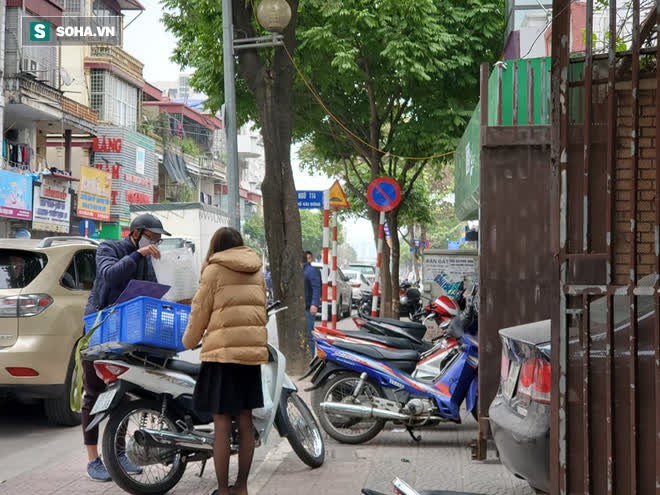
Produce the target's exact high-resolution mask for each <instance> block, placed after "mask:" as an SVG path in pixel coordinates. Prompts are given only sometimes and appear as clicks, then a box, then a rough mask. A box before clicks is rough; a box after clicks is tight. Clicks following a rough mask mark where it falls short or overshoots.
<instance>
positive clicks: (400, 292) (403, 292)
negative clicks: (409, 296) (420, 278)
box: [399, 288, 406, 296]
mask: <svg viewBox="0 0 660 495" xmlns="http://www.w3.org/2000/svg"><path fill="white" fill-rule="evenodd" d="M405 293H406V289H401V288H400V289H399V295H400V296H403V295H404V294H405Z"/></svg>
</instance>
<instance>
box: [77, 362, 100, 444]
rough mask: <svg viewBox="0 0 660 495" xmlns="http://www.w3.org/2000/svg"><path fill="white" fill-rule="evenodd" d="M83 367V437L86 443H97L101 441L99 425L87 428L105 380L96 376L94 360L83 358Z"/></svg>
mask: <svg viewBox="0 0 660 495" xmlns="http://www.w3.org/2000/svg"><path fill="white" fill-rule="evenodd" d="M82 367H83V390H84V391H85V394H84V396H83V403H82V411H81V415H82V428H83V438H84V439H85V445H97V444H98V443H99V427H98V426H95V427H94V428H92V429H91V430H90V431H85V430H86V429H87V426H89V424H90V423H91V422H92V419H93V417H92V416H90V412H91V410H92V408H93V407H94V403H95V402H96V399H97V398H98V396H99V395H101V394H102V393H103V391H104V390H105V382H104V381H103V380H101V379H100V378H99V377H98V376H96V371H95V370H94V362H93V361H87V360H83V361H82Z"/></svg>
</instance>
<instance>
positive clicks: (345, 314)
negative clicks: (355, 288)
mask: <svg viewBox="0 0 660 495" xmlns="http://www.w3.org/2000/svg"><path fill="white" fill-rule="evenodd" d="M340 311H342V316H343V317H344V318H348V317H350V316H351V299H350V298H349V299H348V304H347V305H346V310H343V309H340Z"/></svg>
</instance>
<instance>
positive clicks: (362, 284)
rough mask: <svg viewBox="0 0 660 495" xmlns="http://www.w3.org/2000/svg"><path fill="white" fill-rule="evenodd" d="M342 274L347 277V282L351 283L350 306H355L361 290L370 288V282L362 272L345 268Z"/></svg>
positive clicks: (358, 300) (360, 295)
mask: <svg viewBox="0 0 660 495" xmlns="http://www.w3.org/2000/svg"><path fill="white" fill-rule="evenodd" d="M344 275H346V277H348V283H349V284H351V306H353V307H357V305H358V303H359V302H360V298H361V297H362V291H363V290H366V289H369V288H371V284H370V283H369V281H368V280H367V277H365V276H364V273H362V272H358V271H356V270H345V271H344Z"/></svg>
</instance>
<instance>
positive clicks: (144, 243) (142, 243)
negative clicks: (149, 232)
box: [138, 235, 154, 249]
mask: <svg viewBox="0 0 660 495" xmlns="http://www.w3.org/2000/svg"><path fill="white" fill-rule="evenodd" d="M151 244H154V243H153V242H151V241H150V240H149V239H148V238H147V237H146V236H144V235H143V236H142V237H140V240H139V242H138V249H141V248H143V247H147V246H149V245H151Z"/></svg>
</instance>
